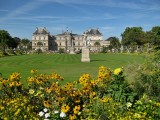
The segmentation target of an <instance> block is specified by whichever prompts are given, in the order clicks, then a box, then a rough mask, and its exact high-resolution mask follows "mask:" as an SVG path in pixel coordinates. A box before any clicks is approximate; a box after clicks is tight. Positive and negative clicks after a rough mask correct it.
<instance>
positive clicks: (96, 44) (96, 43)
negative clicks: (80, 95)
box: [94, 41, 100, 50]
mask: <svg viewBox="0 0 160 120" xmlns="http://www.w3.org/2000/svg"><path fill="white" fill-rule="evenodd" d="M94 46H96V47H97V50H98V47H99V46H100V43H99V42H98V41H96V42H95V43H94Z"/></svg>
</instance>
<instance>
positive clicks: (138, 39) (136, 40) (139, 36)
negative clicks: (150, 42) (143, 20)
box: [121, 27, 145, 47]
mask: <svg viewBox="0 0 160 120" xmlns="http://www.w3.org/2000/svg"><path fill="white" fill-rule="evenodd" d="M121 36H122V45H125V46H130V47H131V46H132V47H133V46H135V45H138V46H140V45H143V44H144V42H145V32H144V31H143V30H142V27H127V28H126V29H125V31H124V32H123V33H122V34H121Z"/></svg>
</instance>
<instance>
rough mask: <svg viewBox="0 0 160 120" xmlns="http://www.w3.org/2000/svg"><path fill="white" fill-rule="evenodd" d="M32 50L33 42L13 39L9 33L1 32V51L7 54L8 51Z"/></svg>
mask: <svg viewBox="0 0 160 120" xmlns="http://www.w3.org/2000/svg"><path fill="white" fill-rule="evenodd" d="M16 48H17V49H20V50H22V49H31V41H30V40H28V39H20V38H18V37H13V38H12V37H11V35H10V34H9V33H8V31H5V30H0V50H1V51H2V52H5V51H6V49H16Z"/></svg>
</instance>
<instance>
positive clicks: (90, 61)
mask: <svg viewBox="0 0 160 120" xmlns="http://www.w3.org/2000/svg"><path fill="white" fill-rule="evenodd" d="M96 61H97V62H98V61H107V60H99V59H98V60H91V61H90V62H96Z"/></svg>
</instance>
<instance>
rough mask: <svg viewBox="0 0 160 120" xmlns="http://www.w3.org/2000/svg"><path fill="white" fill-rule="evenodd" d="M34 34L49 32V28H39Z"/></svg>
mask: <svg viewBox="0 0 160 120" xmlns="http://www.w3.org/2000/svg"><path fill="white" fill-rule="evenodd" d="M33 34H49V32H48V30H47V29H46V28H45V27H44V28H37V29H36V31H35V32H34V33H33Z"/></svg>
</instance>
